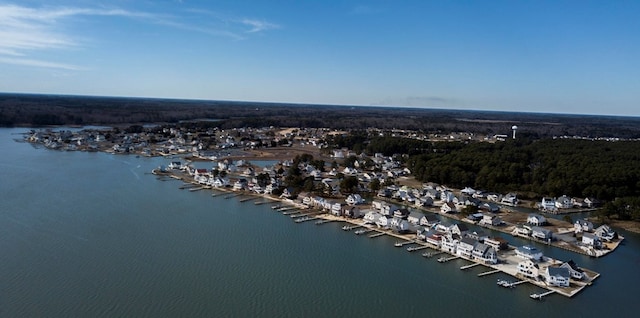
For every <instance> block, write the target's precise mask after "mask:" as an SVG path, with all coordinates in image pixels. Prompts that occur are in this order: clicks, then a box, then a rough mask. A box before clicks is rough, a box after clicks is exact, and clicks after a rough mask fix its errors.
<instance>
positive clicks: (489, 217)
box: [479, 213, 502, 226]
mask: <svg viewBox="0 0 640 318" xmlns="http://www.w3.org/2000/svg"><path fill="white" fill-rule="evenodd" d="M479 223H480V225H485V226H489V225H490V226H498V225H500V224H502V219H501V218H500V217H499V216H497V215H495V214H492V213H487V214H483V215H482V219H481V220H480V222H479Z"/></svg>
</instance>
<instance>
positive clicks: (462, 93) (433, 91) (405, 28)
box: [0, 0, 640, 116]
mask: <svg viewBox="0 0 640 318" xmlns="http://www.w3.org/2000/svg"><path fill="white" fill-rule="evenodd" d="M639 16H640V1H588V0H581V1H542V0H536V1H515V0H511V1H445V0H442V1H427V0H416V1H413V0H406V1H402V0H399V1H392V0H389V1H346V0H344V1H337V0H323V1H320V0H318V1H293V0H291V1H284V0H283V1H280V0H270V1H266V0H265V1H242V0H236V1H204V0H203V1H191V0H181V1H180V0H164V1H162V0H158V1H151V0H110V1H90V0H68V1H65V0H59V1H55V0H47V1H44V0H40V1H35V0H21V1H9V2H6V1H3V0H0V91H3V92H21V93H52V94H79V95H100V96H138V97H161V98H189V99H214V100H239V101H264V102H293V103H317V104H338V105H366V106H369V105H385V106H412V107H430V108H448V109H479V110H503V111H523V112H553V113H578V114H606V115H628V116H640V111H639V110H638V109H640V107H638V106H640V18H638V17H639Z"/></svg>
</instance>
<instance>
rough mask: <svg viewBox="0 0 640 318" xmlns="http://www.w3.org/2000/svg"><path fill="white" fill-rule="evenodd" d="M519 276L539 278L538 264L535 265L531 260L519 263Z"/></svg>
mask: <svg viewBox="0 0 640 318" xmlns="http://www.w3.org/2000/svg"><path fill="white" fill-rule="evenodd" d="M517 270H518V274H522V275H523V276H526V277H529V278H534V279H535V278H537V277H538V275H540V268H539V267H538V264H536V263H534V262H533V261H532V260H530V259H526V260H524V261H521V262H519V263H518V268H517Z"/></svg>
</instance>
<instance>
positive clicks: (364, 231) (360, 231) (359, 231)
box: [354, 229, 373, 235]
mask: <svg viewBox="0 0 640 318" xmlns="http://www.w3.org/2000/svg"><path fill="white" fill-rule="evenodd" d="M371 231H373V230H372V229H359V230H356V231H355V232H354V233H356V235H360V234H365V233H369V232H371Z"/></svg>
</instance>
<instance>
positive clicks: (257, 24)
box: [240, 19, 280, 33]
mask: <svg viewBox="0 0 640 318" xmlns="http://www.w3.org/2000/svg"><path fill="white" fill-rule="evenodd" d="M240 22H241V23H242V24H244V25H248V26H250V27H251V29H250V30H248V31H247V32H248V33H255V32H261V31H265V30H273V29H279V28H280V26H279V25H277V24H273V23H270V22H266V21H260V20H253V19H242V20H241V21H240Z"/></svg>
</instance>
